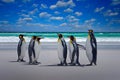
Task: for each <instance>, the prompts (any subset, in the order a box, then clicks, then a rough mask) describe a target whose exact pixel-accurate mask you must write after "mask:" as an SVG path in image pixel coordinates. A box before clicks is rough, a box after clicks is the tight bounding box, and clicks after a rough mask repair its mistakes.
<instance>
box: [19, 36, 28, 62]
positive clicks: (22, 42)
mask: <svg viewBox="0 0 120 80" xmlns="http://www.w3.org/2000/svg"><path fill="white" fill-rule="evenodd" d="M23 36H24V35H22V34H20V35H19V39H20V40H19V42H18V46H17V53H18V60H17V62H25V60H23V58H24V57H25V53H26V50H27V49H26V42H25V39H24V38H23Z"/></svg>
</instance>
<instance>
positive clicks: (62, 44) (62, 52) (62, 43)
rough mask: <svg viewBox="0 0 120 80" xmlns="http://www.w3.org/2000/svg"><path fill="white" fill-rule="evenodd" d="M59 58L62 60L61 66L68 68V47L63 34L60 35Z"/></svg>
mask: <svg viewBox="0 0 120 80" xmlns="http://www.w3.org/2000/svg"><path fill="white" fill-rule="evenodd" d="M58 58H59V60H60V64H58V65H59V66H63V65H66V66H67V62H66V58H67V45H66V42H65V40H64V38H63V35H62V34H58Z"/></svg>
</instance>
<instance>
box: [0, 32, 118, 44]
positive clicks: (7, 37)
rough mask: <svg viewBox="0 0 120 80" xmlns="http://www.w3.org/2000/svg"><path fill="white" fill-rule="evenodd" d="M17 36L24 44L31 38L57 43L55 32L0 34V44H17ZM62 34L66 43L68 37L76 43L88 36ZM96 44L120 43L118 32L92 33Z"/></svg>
mask: <svg viewBox="0 0 120 80" xmlns="http://www.w3.org/2000/svg"><path fill="white" fill-rule="evenodd" d="M19 34H23V35H24V38H25V40H26V42H29V41H30V39H31V37H32V36H34V35H35V36H38V37H42V38H43V39H42V40H41V42H57V38H58V36H57V33H56V32H44V33H43V32H40V33H39V32H37V33H36V32H32V33H0V42H18V41H19V38H18V36H19ZM61 34H63V36H64V38H65V40H66V41H69V38H68V36H70V35H73V36H75V37H76V40H77V42H85V41H86V39H87V36H88V33H87V32H64V33H61ZM94 34H95V37H96V39H97V42H120V32H115V33H114V32H104V33H103V32H102V33H101V32H96V33H94Z"/></svg>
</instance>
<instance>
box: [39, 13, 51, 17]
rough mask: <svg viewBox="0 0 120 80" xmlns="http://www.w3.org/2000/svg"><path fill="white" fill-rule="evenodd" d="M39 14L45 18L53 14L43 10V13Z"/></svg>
mask: <svg viewBox="0 0 120 80" xmlns="http://www.w3.org/2000/svg"><path fill="white" fill-rule="evenodd" d="M39 16H40V17H43V18H47V17H50V16H51V14H49V13H47V12H41V13H40V14H39Z"/></svg>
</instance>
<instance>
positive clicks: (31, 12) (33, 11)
mask: <svg viewBox="0 0 120 80" xmlns="http://www.w3.org/2000/svg"><path fill="white" fill-rule="evenodd" d="M36 12H38V9H37V8H35V9H34V10H32V11H30V12H29V13H30V14H35V13H36Z"/></svg>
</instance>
